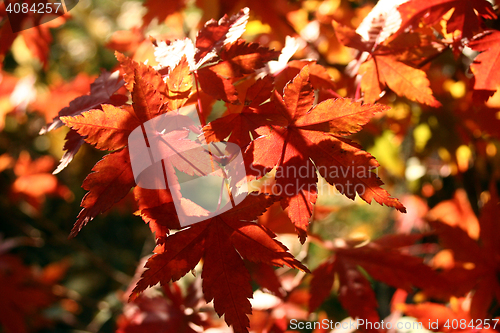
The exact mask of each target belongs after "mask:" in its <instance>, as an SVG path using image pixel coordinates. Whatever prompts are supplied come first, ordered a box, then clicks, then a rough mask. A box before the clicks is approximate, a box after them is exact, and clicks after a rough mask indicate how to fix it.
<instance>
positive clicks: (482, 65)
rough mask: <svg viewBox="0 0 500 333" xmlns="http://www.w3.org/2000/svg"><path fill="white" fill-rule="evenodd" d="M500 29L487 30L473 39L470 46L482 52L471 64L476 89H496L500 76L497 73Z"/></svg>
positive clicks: (499, 57)
mask: <svg viewBox="0 0 500 333" xmlns="http://www.w3.org/2000/svg"><path fill="white" fill-rule="evenodd" d="M499 45H500V31H496V30H493V31H487V32H485V33H483V34H481V35H479V36H477V37H476V38H474V40H472V41H471V42H470V43H469V47H470V48H471V49H473V50H474V51H478V52H481V53H480V54H479V55H478V56H477V57H476V59H474V62H473V63H472V65H471V70H472V73H474V77H475V81H474V89H475V90H491V91H496V90H497V89H498V87H499V86H500V78H499V76H498V75H496V74H495V73H498V71H499V70H500V46H499Z"/></svg>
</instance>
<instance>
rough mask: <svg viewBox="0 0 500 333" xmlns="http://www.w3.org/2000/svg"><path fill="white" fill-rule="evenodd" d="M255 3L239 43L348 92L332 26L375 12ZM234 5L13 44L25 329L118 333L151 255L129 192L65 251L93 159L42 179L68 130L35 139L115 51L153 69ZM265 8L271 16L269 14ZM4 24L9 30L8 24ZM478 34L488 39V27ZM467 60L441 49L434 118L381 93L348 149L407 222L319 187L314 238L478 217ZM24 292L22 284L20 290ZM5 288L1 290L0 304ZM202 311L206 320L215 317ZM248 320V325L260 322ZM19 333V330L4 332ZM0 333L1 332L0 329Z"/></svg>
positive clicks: (494, 162)
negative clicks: (319, 72)
mask: <svg viewBox="0 0 500 333" xmlns="http://www.w3.org/2000/svg"><path fill="white" fill-rule="evenodd" d="M253 2H254V4H253V6H254V7H255V8H256V9H257V10H253V8H252V5H251V6H250V7H251V10H253V11H252V12H251V19H250V22H249V24H248V26H247V30H246V33H245V34H244V36H243V37H244V38H245V39H247V40H250V41H258V42H260V43H262V44H264V45H268V46H270V47H272V48H275V49H278V50H280V49H281V48H282V47H283V46H284V42H285V37H286V36H287V35H293V36H296V37H298V38H299V39H300V40H301V41H302V42H303V44H304V47H302V48H300V49H299V51H298V52H297V53H296V54H295V55H294V59H302V58H313V59H316V60H317V61H318V63H319V64H321V65H323V66H325V67H326V68H327V70H328V72H329V74H330V75H331V77H332V78H333V80H334V81H336V82H337V83H338V87H339V89H338V90H337V91H336V93H338V94H339V95H341V96H348V95H351V94H352V92H351V91H348V89H347V88H345V87H346V86H347V85H343V84H342V81H343V80H347V78H346V77H345V76H344V75H343V74H342V73H343V72H344V70H345V67H346V65H347V64H348V63H349V61H350V60H352V59H353V53H352V50H350V49H349V48H346V47H344V46H343V45H341V44H340V43H339V42H338V40H337V38H336V36H335V33H334V27H333V23H332V22H333V20H335V21H337V22H341V23H343V24H345V25H348V26H351V27H357V26H358V25H359V24H360V22H361V21H362V19H363V18H364V17H365V16H366V15H367V14H368V13H369V12H370V10H371V9H372V8H373V6H374V5H375V3H376V2H375V1H368V0H358V1H354V0H352V1H351V0H324V1H320V0H317V1H308V0H303V1H299V0H295V1H288V2H287V1H285V0H276V1H272V2H269V1H261V0H254V1H253ZM169 3H170V2H169ZM245 5H247V3H246V1H235V2H234V3H232V2H231V3H229V2H227V1H226V2H224V1H216V0H197V1H186V3H185V6H184V7H185V8H180V9H181V10H179V11H174V12H172V13H171V14H170V15H168V16H167V17H166V18H165V19H164V20H161V22H160V21H159V20H158V19H157V18H154V19H151V22H150V23H149V24H144V21H143V17H144V15H146V12H147V10H146V8H145V7H144V4H143V3H142V2H141V1H124V0H117V1H116V0H115V1H110V0H100V1H97V0H80V1H79V3H78V5H77V6H76V7H75V8H74V9H73V10H72V11H71V12H70V15H69V16H68V17H66V19H65V20H63V21H64V22H60V23H57V26H56V24H54V27H51V28H50V29H48V28H47V29H48V31H49V33H50V36H51V38H52V41H51V42H50V44H49V49H48V50H46V51H47V52H46V55H47V58H46V61H43V60H44V59H43V56H39V55H37V54H36V52H35V51H34V50H35V49H36V47H35V46H34V44H33V41H31V42H29V43H28V42H27V39H25V38H24V37H23V35H22V33H20V34H19V35H18V36H17V37H16V39H15V40H14V42H13V43H12V46H11V47H10V48H9V49H8V51H6V52H5V53H4V54H3V55H2V57H4V58H3V64H2V67H1V74H0V191H1V193H2V194H1V197H0V221H1V222H0V223H1V224H0V269H1V267H2V265H10V266H9V267H11V268H12V267H17V268H16V269H17V270H18V271H20V270H23V269H25V270H26V271H22V272H24V274H25V276H28V275H29V276H30V279H31V280H30V282H29V284H30V286H32V287H33V288H35V289H36V290H38V292H39V293H41V294H40V295H38V294H37V293H33V292H31V291H29V292H28V294H27V295H25V297H26V299H25V300H24V302H30V299H32V298H31V297H33V298H36V299H37V300H40V302H39V303H40V304H39V306H35V307H34V308H33V309H28V310H26V312H25V313H26V317H25V318H24V320H25V330H26V331H37V332H112V331H115V330H116V328H117V321H119V320H120V319H118V318H120V315H121V314H122V313H123V309H124V299H123V295H124V293H125V290H126V289H127V287H128V286H129V284H131V283H133V276H134V274H135V271H136V268H137V267H138V266H141V265H142V264H140V261H141V258H143V257H144V256H147V255H149V254H150V253H151V251H152V249H153V248H154V245H155V244H154V238H153V236H152V235H151V232H150V230H149V228H148V227H147V226H146V225H145V224H144V222H143V221H142V220H141V218H140V217H137V216H134V215H133V212H134V211H135V210H136V208H137V207H135V203H134V200H133V198H132V197H131V195H132V194H131V195H130V196H129V197H126V198H125V199H124V200H122V201H121V202H120V203H118V204H117V205H115V207H114V208H112V209H111V210H110V211H109V212H107V213H106V214H104V215H102V216H99V217H98V218H96V219H95V220H93V221H92V222H91V223H89V224H88V226H86V227H85V228H84V229H83V231H82V232H81V233H80V234H79V235H78V237H76V238H75V239H68V234H69V231H70V230H71V228H72V225H73V223H74V221H75V217H76V215H77V214H78V211H79V210H80V208H79V203H80V200H81V198H82V197H83V196H84V194H85V191H84V190H83V189H82V188H81V184H82V182H83V180H84V178H85V177H86V175H87V174H88V173H89V172H90V170H91V168H92V166H93V165H94V164H95V163H96V162H97V161H98V160H99V159H100V158H101V157H102V155H103V154H102V153H101V152H99V151H96V150H95V149H92V148H91V147H88V146H84V147H83V148H82V149H81V150H80V152H79V153H78V154H77V155H76V157H75V159H74V161H73V162H72V163H71V164H70V166H69V167H68V168H66V169H65V170H63V171H62V172H61V173H59V174H57V175H52V171H53V170H54V169H55V167H56V165H57V161H58V160H59V159H60V158H61V156H62V153H63V150H62V146H63V139H64V136H65V134H66V132H67V129H66V128H61V129H59V130H57V131H53V132H50V133H48V134H46V135H43V136H40V135H39V134H38V133H39V131H40V129H41V128H42V127H43V126H44V125H45V124H46V123H47V122H50V120H51V119H52V118H53V117H54V116H55V115H57V112H58V111H59V110H60V109H61V108H63V107H65V106H67V105H68V103H69V102H70V101H71V100H72V99H74V98H76V97H77V96H80V95H82V94H86V93H88V91H89V85H90V83H91V82H93V80H94V79H95V78H96V77H97V76H98V75H99V73H100V72H101V70H102V69H106V70H109V71H112V70H115V69H116V66H117V61H116V59H115V57H114V50H119V51H122V52H124V51H127V52H128V53H129V55H131V56H132V57H133V58H134V59H136V60H140V61H146V60H148V61H149V63H150V64H154V56H153V48H152V45H151V42H150V41H149V40H148V36H152V37H154V38H157V39H169V40H173V39H176V38H184V37H185V36H188V37H191V38H194V37H195V36H196V32H197V30H198V29H199V28H200V26H201V25H202V24H203V23H204V22H205V21H206V20H208V19H210V18H219V17H221V16H222V15H223V14H226V13H228V14H231V13H233V12H234V11H235V10H236V9H239V8H241V7H242V6H245ZM262 8H268V11H269V13H268V14H266V15H267V16H264V15H263V14H264V13H265V10H262ZM226 9H235V10H233V11H232V12H231V10H229V12H226ZM258 9H260V11H259V10H258ZM273 15H274V16H273ZM2 22H3V25H5V24H8V22H6V21H5V17H4V19H3V21H2ZM489 24H490V25H491V26H493V27H495V28H497V29H498V28H499V22H498V21H494V22H489ZM0 43H4V40H2V41H0ZM472 58H473V55H471V54H466V52H464V53H463V54H461V55H459V56H458V57H456V56H455V55H454V54H453V53H452V51H451V50H449V51H446V52H444V53H443V54H441V55H440V56H439V57H438V58H436V59H434V60H433V61H432V62H431V63H429V64H428V65H426V67H425V71H426V73H427V74H428V77H429V79H430V82H431V88H432V90H433V92H434V94H435V96H436V98H437V99H438V100H439V101H440V102H441V103H442V104H443V107H442V108H439V109H431V108H429V107H426V106H422V105H421V104H417V103H414V102H410V101H408V100H407V99H405V98H402V97H398V96H397V95H396V94H394V93H392V92H390V91H388V92H387V93H386V94H385V96H384V97H383V100H382V102H383V103H385V104H388V105H390V106H391V107H392V109H391V110H389V111H388V112H387V113H386V114H384V115H381V116H379V117H377V119H374V121H372V122H371V123H370V124H369V125H367V126H366V127H365V129H364V130H363V131H362V132H360V133H359V134H358V135H356V136H355V137H354V139H356V140H357V141H358V142H359V143H361V145H362V146H363V147H364V148H365V149H367V150H368V151H369V152H370V153H372V154H373V155H374V156H375V157H376V158H377V160H378V161H379V162H380V164H381V167H380V168H379V170H378V173H379V176H380V178H381V179H383V180H384V182H385V183H386V186H385V188H386V189H387V190H388V191H389V192H390V193H392V194H393V195H394V196H396V197H398V198H400V199H401V200H402V202H403V204H405V206H406V207H407V209H408V214H407V215H406V216H402V215H401V214H399V213H397V212H394V211H392V210H391V209H389V208H387V207H381V206H378V205H372V206H368V205H367V204H365V203H364V202H362V201H360V200H355V201H354V202H353V201H350V200H349V199H347V198H345V197H344V196H341V195H340V194H338V193H337V192H336V191H335V190H334V189H333V188H331V187H329V186H327V184H326V183H325V184H324V186H321V185H320V188H321V191H320V197H319V199H318V204H317V208H316V211H315V215H314V221H313V225H312V226H311V231H312V234H317V235H321V237H322V238H323V239H330V240H333V239H336V238H344V239H358V240H365V239H374V238H377V237H379V236H381V235H383V234H386V233H388V232H398V233H410V232H412V231H426V230H428V226H427V225H426V223H425V222H424V220H423V219H424V216H426V214H427V213H428V211H429V210H430V209H432V208H433V207H435V206H436V205H438V204H439V203H442V202H444V201H446V200H451V199H453V200H462V201H458V202H459V203H458V207H459V208H457V209H459V210H463V207H464V205H467V204H468V203H469V202H470V210H468V211H467V214H469V215H468V216H469V217H470V218H473V217H474V215H475V214H478V212H479V210H480V207H481V206H482V204H483V202H485V201H486V200H487V199H488V192H487V189H488V183H489V182H490V180H491V179H498V178H499V172H500V158H499V156H500V155H499V154H498V151H499V149H500V145H499V142H498V138H499V134H500V129H499V127H497V126H498V124H499V113H498V111H494V112H492V114H493V118H492V120H491V121H490V122H489V123H488V121H487V120H486V121H485V122H486V123H484V122H481V119H480V117H479V118H478V117H477V116H476V117H474V116H473V117H471V116H470V114H468V113H467V112H468V111H469V109H470V108H471V107H472V106H471V105H472V103H471V98H472V97H471V92H470V84H469V80H470V77H471V73H470V72H469V65H470V63H471V59H472ZM486 107H488V108H490V109H492V110H498V109H499V108H500V93H496V94H495V95H494V96H493V97H491V98H490V99H489V100H488V101H487V103H486ZM216 108H224V104H223V103H218V104H216ZM462 188H463V189H465V192H464V193H466V195H465V197H464V196H463V195H462V197H460V198H458V199H457V195H456V190H457V189H462ZM464 202H465V203H464ZM461 216H462V215H461ZM463 216H465V215H463ZM471 216H472V217H471ZM280 219H281V220H284V219H286V216H285V215H283V214H282V212H281V211H280V210H279V209H274V208H272V209H270V211H268V212H267V213H266V214H265V215H264V216H263V218H262V221H261V222H262V223H266V224H268V225H277V226H280V225H281V224H280V223H281V222H280ZM279 228H280V227H278V228H277V229H273V230H275V231H276V232H280V231H282V233H280V234H279V236H278V237H279V239H280V241H282V242H283V243H285V244H286V245H287V246H288V247H289V248H290V249H291V252H292V253H293V254H294V255H296V256H297V257H298V258H299V259H304V260H305V263H306V264H307V266H308V267H309V268H310V269H311V270H313V269H314V268H316V267H317V266H318V265H319V264H320V263H321V262H323V261H324V260H325V259H326V258H327V257H328V256H329V252H328V251H326V250H325V249H323V248H321V247H320V246H317V245H315V244H314V242H313V241H311V242H310V241H308V242H306V243H305V244H304V245H302V246H301V245H300V244H299V243H298V242H297V239H296V235H295V234H294V231H293V228H289V227H286V226H284V227H281V228H282V230H280V229H279ZM1 258H4V259H1ZM12 258H18V259H12ZM11 260H13V261H12V262H11ZM16 260H19V261H16ZM13 269H14V268H13ZM13 272H15V270H14V271H13ZM1 274H2V272H1V271H0V275H1ZM12 274H14V273H12ZM14 275H15V274H14ZM47 276H49V277H47ZM284 276H286V273H285V274H284ZM2 278H3V277H0V281H2V280H1V279H2ZM195 280H196V278H195V277H194V276H188V277H186V278H185V279H183V280H181V283H180V284H181V285H182V286H183V288H184V289H183V293H184V294H186V293H187V291H186V290H187V289H188V288H187V287H185V286H189V285H190V283H192V282H193V281H195ZM295 280H297V278H295ZM10 282H11V283H13V282H12V280H11V281H10ZM6 283H7V282H6ZM290 283H293V282H290ZM374 283H375V282H374ZM24 286H25V283H24V282H23V284H22V287H19V288H24ZM5 288H6V287H5V285H2V283H0V297H3V296H2V295H3V293H4V292H5V290H4V289H5ZM174 289H175V288H174ZM376 290H377V295H378V296H379V301H380V304H381V309H380V311H381V312H385V313H384V316H385V315H388V314H389V312H390V310H389V308H388V306H389V299H390V295H391V292H390V291H388V288H387V287H386V286H384V285H382V284H379V285H378V287H377V288H376ZM42 291H43V292H42ZM173 292H174V293H175V292H179V291H175V290H174V291H173ZM30 295H31V297H30ZM49 296H50V297H49ZM1 302H2V301H0V303H1ZM302 303H303V302H302ZM302 303H301V302H298V304H299V305H300V304H302ZM254 308H255V305H254ZM302 308H303V307H302ZM1 311H2V308H1V307H0V312H1ZM321 311H326V312H327V313H328V314H329V316H334V317H335V318H337V319H342V318H343V317H345V316H346V313H345V312H343V310H342V309H341V307H340V305H339V303H338V301H337V300H336V298H335V297H334V296H332V297H331V298H330V299H328V300H327V302H326V303H325V305H324V306H323V307H322V308H321ZM201 312H205V313H206V314H207V315H209V316H211V317H212V318H213V320H216V319H215V318H216V316H214V313H213V310H212V312H211V311H210V310H209V309H205V310H203V309H202V311H201ZM254 312H255V313H257V314H256V315H254V316H258V314H259V312H258V311H257V310H256V311H254ZM313 315H317V314H313ZM0 318H2V315H1V314H0ZM122 320H123V319H122ZM214 325H215V324H214ZM215 326H217V325H215ZM223 326H224V325H223ZM25 330H23V328H22V327H19V330H17V331H16V330H14V331H13V332H24V331H25ZM2 331H5V332H8V331H7V330H6V329H5V328H2V325H0V332H2ZM167 331H168V330H167Z"/></svg>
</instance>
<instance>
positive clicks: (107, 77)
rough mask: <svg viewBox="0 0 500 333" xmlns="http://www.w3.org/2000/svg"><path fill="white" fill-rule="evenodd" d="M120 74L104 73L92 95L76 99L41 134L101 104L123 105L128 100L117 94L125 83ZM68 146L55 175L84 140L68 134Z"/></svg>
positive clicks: (65, 147) (91, 91)
mask: <svg viewBox="0 0 500 333" xmlns="http://www.w3.org/2000/svg"><path fill="white" fill-rule="evenodd" d="M118 74H119V73H118V72H114V73H109V72H103V73H102V74H101V75H100V76H99V77H98V78H97V79H96V80H95V81H94V82H93V83H92V84H91V85H90V94H89V95H84V96H80V97H77V98H75V99H74V100H72V101H71V102H70V103H69V106H67V107H65V108H63V109H61V110H60V111H59V113H58V115H57V116H56V117H55V118H54V119H53V121H52V123H50V124H48V125H47V126H44V127H43V128H42V129H41V130H40V134H45V133H47V132H49V131H52V130H54V129H57V128H59V127H61V126H62V125H63V124H64V123H63V121H62V120H61V117H64V116H78V115H80V114H81V113H82V112H85V111H88V110H91V109H93V108H96V107H99V106H100V105H101V104H105V103H109V104H116V105H122V104H124V103H125V102H126V100H127V99H128V98H127V97H126V96H124V95H121V94H115V92H116V91H117V90H118V89H120V88H121V87H122V86H123V84H124V82H123V80H121V79H120V77H119V75H118ZM66 140H67V142H66V144H65V145H64V150H66V152H65V153H64V155H63V157H62V158H61V161H60V163H59V165H58V167H57V169H56V170H55V171H54V174H56V173H59V172H60V171H62V170H63V169H64V168H65V167H66V166H67V165H68V164H69V163H70V162H71V161H72V160H73V157H74V156H75V154H76V153H77V152H78V150H79V149H80V146H81V145H82V143H83V138H82V137H81V136H79V135H77V134H76V132H75V131H73V132H71V131H70V132H68V134H67V135H66Z"/></svg>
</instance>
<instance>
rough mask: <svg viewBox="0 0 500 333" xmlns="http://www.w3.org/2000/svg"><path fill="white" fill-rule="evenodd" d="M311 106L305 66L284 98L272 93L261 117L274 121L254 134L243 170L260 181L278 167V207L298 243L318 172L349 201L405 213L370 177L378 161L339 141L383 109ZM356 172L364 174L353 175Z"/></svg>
mask: <svg viewBox="0 0 500 333" xmlns="http://www.w3.org/2000/svg"><path fill="white" fill-rule="evenodd" d="M313 101H314V91H313V88H312V86H311V84H310V83H309V66H306V67H304V68H303V69H302V70H301V71H300V73H299V74H298V75H297V76H296V77H295V78H294V80H293V81H292V82H290V83H289V84H288V85H287V86H286V87H285V90H284V94H283V97H281V96H280V95H279V94H278V93H277V92H276V91H275V94H274V96H273V101H272V102H271V103H274V105H275V109H274V110H273V108H269V109H270V111H269V113H263V115H262V116H263V117H267V119H273V121H272V122H269V124H268V125H267V126H261V127H260V128H259V129H257V130H256V132H257V133H258V134H260V135H261V137H259V138H257V139H256V140H254V141H252V142H251V144H250V145H249V147H248V149H247V151H246V156H247V162H246V163H247V165H248V167H247V170H252V171H254V172H255V171H257V173H260V176H263V175H262V174H261V172H260V170H261V168H265V170H267V171H270V170H271V169H273V168H274V167H277V172H276V176H275V179H276V182H277V185H278V186H279V187H280V188H281V193H280V195H281V196H282V197H283V199H282V201H281V203H282V207H283V208H288V214H289V216H290V218H291V220H292V222H293V223H294V224H295V227H296V229H297V232H298V233H299V236H300V238H301V241H302V242H303V241H305V236H306V230H307V225H308V223H309V219H310V217H311V214H312V208H313V205H314V203H315V201H316V196H317V189H316V183H317V176H316V170H317V171H318V172H319V173H320V175H321V176H322V177H323V178H325V179H326V180H327V181H328V183H330V184H331V185H334V186H335V187H336V188H337V189H338V190H339V191H340V192H341V193H342V194H344V195H346V196H347V197H349V198H351V199H354V198H355V196H356V193H357V194H358V195H359V196H360V197H361V198H362V199H363V200H365V201H366V202H368V203H370V202H371V201H372V200H373V199H375V201H377V202H378V203H380V204H385V205H387V206H390V207H395V208H396V209H398V210H400V211H405V209H404V207H403V205H401V203H400V202H399V201H398V200H397V199H394V198H391V197H390V195H389V193H387V192H386V191H385V190H383V189H382V188H380V185H382V181H381V180H380V179H379V178H378V177H377V176H376V175H375V174H374V173H373V172H371V170H373V169H375V168H376V167H377V166H378V163H377V162H376V160H375V159H374V158H373V157H372V156H371V155H370V154H368V153H366V152H364V151H362V150H361V149H360V147H359V146H358V145H357V144H356V143H354V142H352V141H350V140H348V139H346V138H344V137H343V136H345V135H349V134H352V133H356V132H358V131H359V130H360V129H361V126H362V125H364V124H366V123H367V122H368V121H369V120H370V118H371V117H372V116H373V115H374V114H375V113H377V112H380V111H383V110H385V109H386V108H385V107H384V106H382V105H369V104H365V105H361V104H360V103H356V102H353V101H351V100H349V99H330V100H326V101H323V102H321V103H319V104H318V105H316V106H313ZM332 110H334V111H333V112H332ZM270 116H272V117H273V118H269V117H270ZM313 163H314V164H313ZM354 167H356V168H358V167H359V168H360V170H361V169H362V170H364V171H366V172H364V173H363V172H357V171H356V172H354V170H353V169H351V168H354ZM299 170H300V171H301V174H300V176H299V175H298V171H299ZM358 171H359V170H358ZM304 172H305V174H304Z"/></svg>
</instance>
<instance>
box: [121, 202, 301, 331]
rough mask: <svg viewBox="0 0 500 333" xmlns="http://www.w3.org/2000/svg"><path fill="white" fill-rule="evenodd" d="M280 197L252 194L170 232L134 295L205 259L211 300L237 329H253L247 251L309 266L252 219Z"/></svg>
mask: <svg viewBox="0 0 500 333" xmlns="http://www.w3.org/2000/svg"><path fill="white" fill-rule="evenodd" d="M275 200H276V198H274V197H271V196H268V195H265V194H260V195H250V196H248V197H246V198H245V199H244V200H243V202H241V203H240V204H239V205H238V206H236V207H234V208H232V209H230V210H228V211H226V212H224V213H222V214H221V215H218V216H215V217H212V218H210V219H208V220H206V221H203V222H200V223H197V224H194V225H191V226H190V227H189V228H187V229H183V230H181V231H179V232H177V233H175V234H173V235H170V236H168V237H166V238H165V239H164V240H163V241H162V242H161V243H160V244H159V245H158V246H157V247H156V249H155V253H156V254H155V255H154V256H153V257H151V258H150V259H149V260H148V262H147V264H146V268H148V269H147V270H146V271H145V272H144V273H143V275H142V278H141V280H140V281H139V282H138V283H137V286H136V287H135V288H134V290H133V292H132V295H131V299H132V300H134V299H135V298H136V297H137V296H138V293H140V292H142V291H143V290H144V289H146V288H147V287H149V286H153V285H155V284H156V283H158V282H160V284H161V285H166V284H167V283H168V282H169V281H171V280H172V281H175V280H178V279H179V278H181V277H182V276H183V275H185V274H186V273H187V272H189V271H190V270H192V269H193V268H194V267H195V266H196V265H197V264H198V262H199V261H200V259H201V258H203V259H204V265H203V273H202V278H203V291H204V294H205V299H206V300H207V302H209V301H211V300H214V306H215V311H216V312H217V313H218V314H219V315H220V316H221V315H222V314H224V316H225V320H226V322H227V323H228V324H229V325H232V326H233V328H234V330H235V331H236V332H247V329H246V328H247V327H248V326H249V321H248V318H247V316H246V314H249V313H250V312H251V307H250V303H249V301H248V298H250V297H251V296H252V288H251V286H250V274H249V273H248V271H247V270H246V268H245V265H244V263H243V260H242V258H241V257H243V258H245V259H248V260H250V261H252V262H256V263H266V264H268V265H274V266H283V265H286V266H288V267H292V268H298V269H301V270H304V271H307V268H306V267H305V266H303V265H302V264H301V263H300V262H298V261H297V260H296V259H295V258H293V256H292V255H291V254H290V253H289V252H288V251H287V248H286V247H285V246H284V245H283V244H281V243H280V242H278V241H276V240H275V239H274V237H275V235H274V233H272V231H270V230H269V229H267V228H266V227H264V226H261V225H259V224H256V223H254V222H250V221H252V220H254V219H256V218H257V216H259V215H261V214H262V213H263V212H264V211H265V210H266V208H267V207H268V206H269V205H270V204H271V203H272V202H273V201H275Z"/></svg>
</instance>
